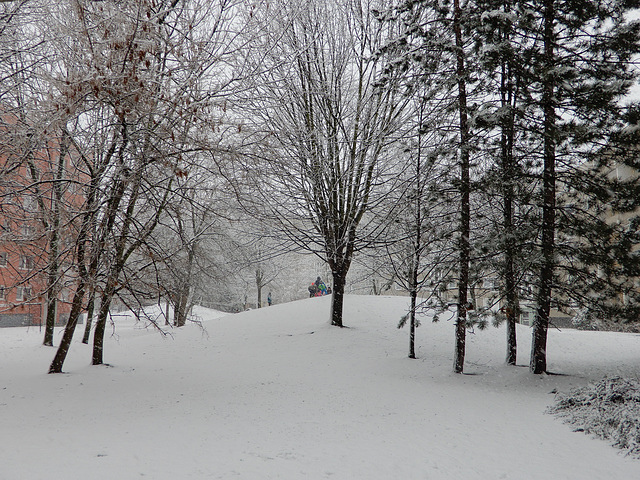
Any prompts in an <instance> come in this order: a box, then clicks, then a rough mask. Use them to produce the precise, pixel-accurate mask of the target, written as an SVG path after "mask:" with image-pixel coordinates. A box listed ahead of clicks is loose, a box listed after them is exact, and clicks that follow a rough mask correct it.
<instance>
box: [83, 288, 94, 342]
mask: <svg viewBox="0 0 640 480" xmlns="http://www.w3.org/2000/svg"><path fill="white" fill-rule="evenodd" d="M95 306H96V291H95V288H90V289H89V300H88V302H87V323H86V325H85V326H84V335H83V336H82V343H84V344H85V345H87V344H89V337H90V336H91V324H92V323H93V311H94V309H95Z"/></svg>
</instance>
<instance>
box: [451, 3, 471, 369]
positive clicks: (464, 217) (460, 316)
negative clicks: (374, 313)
mask: <svg viewBox="0 0 640 480" xmlns="http://www.w3.org/2000/svg"><path fill="white" fill-rule="evenodd" d="M453 5H454V7H453V8H454V20H453V30H454V34H455V41H456V63H457V67H456V73H457V76H458V110H459V115H460V126H459V128H460V238H459V243H458V248H459V255H460V257H459V261H460V264H459V278H458V310H457V318H456V341H455V353H454V363H453V371H454V372H455V373H462V371H463V369H464V355H465V343H466V328H467V303H468V299H467V290H468V286H469V258H470V256H471V255H470V254H471V252H470V239H469V236H470V220H471V218H470V217H471V215H470V198H469V197H470V190H471V183H470V177H469V125H468V121H467V118H468V115H467V92H466V80H465V60H464V43H463V41H462V26H461V21H462V10H461V8H460V0H454V2H453Z"/></svg>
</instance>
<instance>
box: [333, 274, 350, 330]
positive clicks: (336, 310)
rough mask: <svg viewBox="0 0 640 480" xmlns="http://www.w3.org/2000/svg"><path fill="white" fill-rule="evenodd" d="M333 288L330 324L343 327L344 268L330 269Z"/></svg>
mask: <svg viewBox="0 0 640 480" xmlns="http://www.w3.org/2000/svg"><path fill="white" fill-rule="evenodd" d="M332 270H333V271H332V272H331V273H332V276H333V290H332V292H333V293H332V294H331V325H334V326H336V327H343V326H344V325H343V323H342V308H343V305H344V287H345V284H346V275H347V273H346V270H345V269H340V270H338V269H332Z"/></svg>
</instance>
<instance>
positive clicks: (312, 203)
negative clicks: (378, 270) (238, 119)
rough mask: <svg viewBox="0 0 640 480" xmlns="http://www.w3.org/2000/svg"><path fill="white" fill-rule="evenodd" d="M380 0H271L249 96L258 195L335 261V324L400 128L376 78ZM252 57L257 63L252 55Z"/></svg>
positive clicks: (295, 236) (394, 99) (275, 216)
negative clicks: (388, 152)
mask: <svg viewBox="0 0 640 480" xmlns="http://www.w3.org/2000/svg"><path fill="white" fill-rule="evenodd" d="M376 4H377V2H375V1H360V0H351V1H348V2H341V1H332V0H328V1H309V0H306V1H303V2H301V3H299V4H296V5H292V4H290V3H289V2H283V1H280V2H275V3H273V2H271V3H270V4H269V8H268V9H267V8H266V6H265V7H263V9H262V10H258V11H255V12H252V14H253V16H254V18H258V20H262V23H260V27H261V31H262V32H264V35H263V37H262V38H261V42H259V44H258V48H259V49H260V52H262V56H261V57H259V60H256V62H258V61H259V65H260V66H261V67H262V70H263V73H262V74H261V75H260V77H259V78H257V79H256V81H255V83H254V84H253V85H252V87H253V88H252V89H251V90H250V91H251V94H252V98H251V100H252V101H251V102H248V104H249V105H250V107H252V110H250V112H251V113H250V118H251V120H254V121H256V122H257V123H256V125H255V126H254V127H253V129H254V131H253V132H252V133H254V136H253V137H252V139H255V140H256V141H259V142H260V144H261V146H262V152H261V153H259V154H256V152H255V150H254V151H253V154H254V155H255V156H256V157H258V158H259V157H262V158H261V160H263V161H262V163H260V167H261V170H260V172H261V175H262V176H261V178H260V183H261V186H262V189H261V192H262V195H263V197H262V199H263V202H264V205H265V207H266V210H267V211H268V213H269V217H270V218H271V219H272V223H274V224H275V223H276V222H277V224H278V225H279V226H280V227H281V228H282V229H283V231H284V232H285V233H283V236H287V237H288V238H289V239H290V240H293V241H294V242H295V243H296V244H297V245H298V246H299V247H301V248H305V249H307V250H308V251H312V252H314V253H316V254H317V255H319V256H320V257H321V258H323V259H324V260H325V261H326V262H327V263H328V265H329V267H330V268H331V272H332V276H333V279H332V281H333V297H332V307H331V324H332V325H336V326H343V319H342V307H343V297H344V290H345V283H346V278H347V272H348V271H349V268H350V266H351V263H352V260H353V255H354V253H355V252H357V251H358V250H359V249H361V248H363V247H366V246H367V245H369V244H370V242H371V239H372V235H375V233H376V230H375V228H374V225H373V223H370V224H367V223H366V221H367V218H366V214H367V212H369V211H370V210H371V209H372V208H374V207H375V206H376V205H377V201H378V198H377V195H378V194H379V193H380V190H382V189H380V190H378V189H379V188H380V187H381V186H382V184H383V183H384V181H385V180H386V178H385V174H386V173H388V172H387V171H385V160H386V158H385V154H386V151H385V147H386V146H387V145H388V144H389V143H390V141H391V140H392V136H393V135H394V133H396V132H397V131H398V129H399V128H400V126H401V120H402V119H401V116H402V114H403V112H404V109H403V101H402V98H401V97H400V96H399V95H397V92H396V91H395V90H394V88H393V84H392V83H391V82H387V83H386V84H384V85H383V83H381V82H380V78H381V75H382V67H381V65H382V62H381V61H380V59H379V58H378V57H377V56H376V55H374V54H375V53H376V51H377V49H378V48H379V47H380V46H381V45H382V42H383V40H384V39H385V37H386V35H387V34H388V32H387V30H386V27H385V26H384V25H382V24H380V23H379V22H377V21H376V20H375V19H374V18H373V15H372V13H371V11H372V8H373V7H374V6H376ZM256 65H258V64H257V63H256Z"/></svg>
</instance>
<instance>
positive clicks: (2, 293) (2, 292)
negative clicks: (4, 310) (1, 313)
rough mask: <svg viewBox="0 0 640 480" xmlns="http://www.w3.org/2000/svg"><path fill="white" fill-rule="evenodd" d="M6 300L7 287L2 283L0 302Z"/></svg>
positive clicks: (0, 286)
mask: <svg viewBox="0 0 640 480" xmlns="http://www.w3.org/2000/svg"><path fill="white" fill-rule="evenodd" d="M6 300H7V288H6V287H5V286H4V285H0V302H4V301H6Z"/></svg>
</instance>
